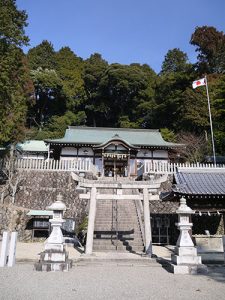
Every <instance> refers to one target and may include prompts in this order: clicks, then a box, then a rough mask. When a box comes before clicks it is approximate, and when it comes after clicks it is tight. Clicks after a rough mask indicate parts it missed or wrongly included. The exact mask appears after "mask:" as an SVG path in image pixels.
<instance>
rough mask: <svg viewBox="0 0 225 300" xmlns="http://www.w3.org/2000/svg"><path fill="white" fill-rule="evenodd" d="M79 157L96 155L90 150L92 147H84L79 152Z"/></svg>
mask: <svg viewBox="0 0 225 300" xmlns="http://www.w3.org/2000/svg"><path fill="white" fill-rule="evenodd" d="M78 155H79V156H80V155H82V156H84V155H85V156H87V157H88V156H93V155H94V151H93V150H92V149H91V148H90V147H82V148H80V149H79V150H78Z"/></svg>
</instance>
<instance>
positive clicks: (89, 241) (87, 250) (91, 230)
mask: <svg viewBox="0 0 225 300" xmlns="http://www.w3.org/2000/svg"><path fill="white" fill-rule="evenodd" d="M95 215H96V187H92V188H91V196H90V207H89V215H88V229H87V240H86V248H85V254H92V250H93V237H94V227H95Z"/></svg>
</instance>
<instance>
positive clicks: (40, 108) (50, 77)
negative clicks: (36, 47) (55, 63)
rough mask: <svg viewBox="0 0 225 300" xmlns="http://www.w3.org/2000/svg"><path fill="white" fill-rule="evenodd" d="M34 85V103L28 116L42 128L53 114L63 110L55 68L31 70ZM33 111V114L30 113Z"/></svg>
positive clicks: (60, 85) (58, 79)
mask: <svg viewBox="0 0 225 300" xmlns="http://www.w3.org/2000/svg"><path fill="white" fill-rule="evenodd" d="M31 77H32V79H33V84H34V87H35V100H36V101H35V105H34V106H33V107H32V110H31V115H30V117H33V119H34V120H35V122H36V124H39V127H40V128H42V127H43V125H44V123H45V122H46V121H47V120H48V119H49V118H50V117H51V116H52V115H54V114H57V113H59V112H61V111H65V103H63V102H61V101H60V97H59V94H60V92H61V88H62V82H61V80H60V78H59V76H58V74H57V73H56V71H55V70H48V69H42V68H41V67H40V68H38V69H37V70H32V71H31ZM32 112H33V114H32Z"/></svg>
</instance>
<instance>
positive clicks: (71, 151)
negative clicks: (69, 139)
mask: <svg viewBox="0 0 225 300" xmlns="http://www.w3.org/2000/svg"><path fill="white" fill-rule="evenodd" d="M61 155H71V156H76V155H77V149H76V148H75V147H64V148H62V150H61Z"/></svg>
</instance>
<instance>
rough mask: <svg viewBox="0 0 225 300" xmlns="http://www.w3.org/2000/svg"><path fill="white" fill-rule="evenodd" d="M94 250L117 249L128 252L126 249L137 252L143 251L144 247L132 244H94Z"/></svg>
mask: <svg viewBox="0 0 225 300" xmlns="http://www.w3.org/2000/svg"><path fill="white" fill-rule="evenodd" d="M93 250H94V251H99V252H100V251H113V250H115V251H124V252H126V251H135V252H141V251H143V247H142V248H141V247H131V246H117V247H116V246H113V245H112V246H104V247H102V246H96V245H95V246H94V247H93Z"/></svg>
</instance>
